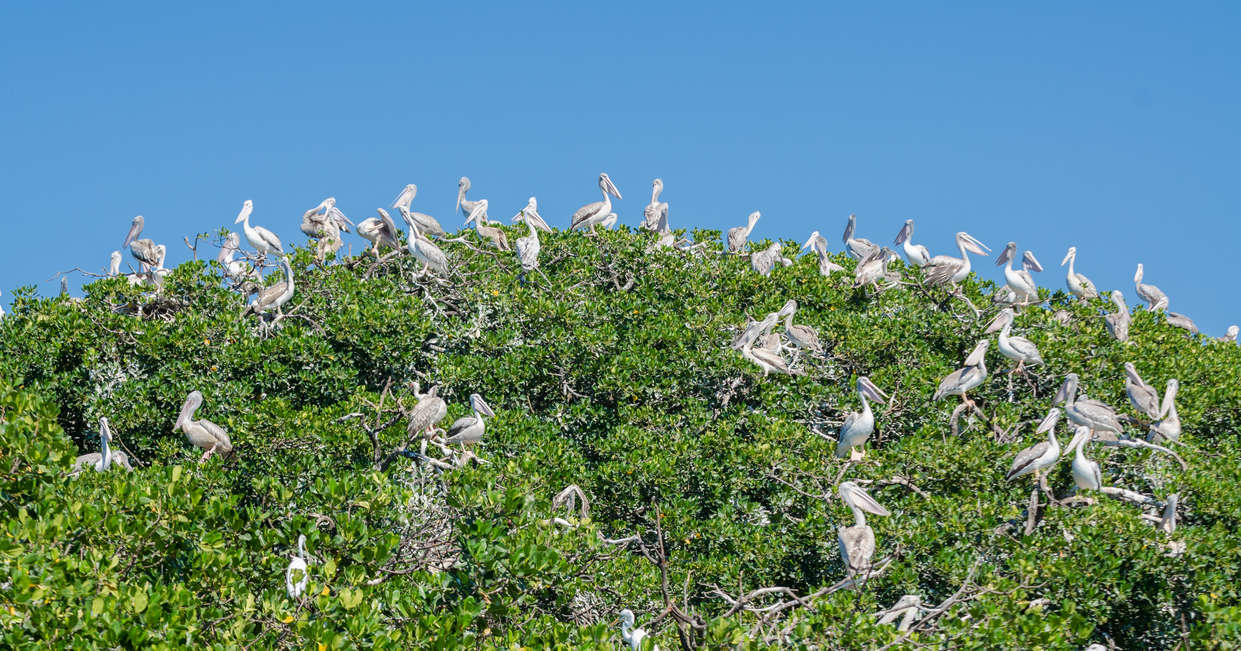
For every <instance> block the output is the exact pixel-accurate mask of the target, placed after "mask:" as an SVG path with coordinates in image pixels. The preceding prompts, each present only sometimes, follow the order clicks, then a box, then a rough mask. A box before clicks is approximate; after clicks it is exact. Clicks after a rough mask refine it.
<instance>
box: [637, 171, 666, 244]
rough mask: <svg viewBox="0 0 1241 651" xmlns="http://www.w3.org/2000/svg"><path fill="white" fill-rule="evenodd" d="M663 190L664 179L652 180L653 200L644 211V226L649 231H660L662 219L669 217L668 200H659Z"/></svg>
mask: <svg viewBox="0 0 1241 651" xmlns="http://www.w3.org/2000/svg"><path fill="white" fill-rule="evenodd" d="M663 191H664V182H663V179H655V180H654V181H651V202H650V203H648V204H646V208H645V209H644V210H643V211H642V227H643V228H645V229H646V230H648V231H655V232H656V233H658V232H660V230H659V228H660V226H659V223H660V220H661V219H663V220H666V219H667V218H668V202H667V201H660V200H659V194H660V193H661V192H663ZM665 223H666V222H665Z"/></svg>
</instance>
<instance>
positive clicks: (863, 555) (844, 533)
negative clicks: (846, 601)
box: [836, 481, 891, 577]
mask: <svg viewBox="0 0 1241 651" xmlns="http://www.w3.org/2000/svg"><path fill="white" fill-rule="evenodd" d="M837 492H838V493H839V495H840V500H841V501H842V502H844V503H845V506H848V507H849V508H850V509H852V511H853V526H852V527H837V528H836V540H837V542H838V543H839V544H840V559H841V560H842V561H844V563H845V569H846V571H847V572H848V574H849V576H850V577H853V576H856V575H858V574H865V573H866V572H869V571H870V561H871V558H872V557H873V556H874V555H875V532H874V530H873V529H871V528H870V527H869V526H867V524H866V513H873V514H875V515H891V512H890V511H888V510H887V509H885V508H883V507H882V506H880V505H879V503H878V502H876V501H875V498H873V497H871V496H870V494H869V493H867V492H866V491H865V490H863V489H862V487H861V486H858V485H857V484H855V483H853V482H851V481H844V482H840V486H839V488H837Z"/></svg>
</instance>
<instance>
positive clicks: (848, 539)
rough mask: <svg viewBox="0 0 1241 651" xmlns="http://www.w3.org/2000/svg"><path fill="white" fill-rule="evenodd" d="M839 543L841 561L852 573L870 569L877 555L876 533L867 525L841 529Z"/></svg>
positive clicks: (838, 535)
mask: <svg viewBox="0 0 1241 651" xmlns="http://www.w3.org/2000/svg"><path fill="white" fill-rule="evenodd" d="M836 532H837V541H838V542H839V543H840V559H841V560H842V561H844V563H845V567H846V568H847V569H848V570H849V572H850V573H858V572H865V571H866V570H868V569H870V560H871V558H872V557H874V555H875V531H874V530H873V529H871V528H870V527H869V526H867V525H861V526H853V527H839V528H838V529H837V530H836Z"/></svg>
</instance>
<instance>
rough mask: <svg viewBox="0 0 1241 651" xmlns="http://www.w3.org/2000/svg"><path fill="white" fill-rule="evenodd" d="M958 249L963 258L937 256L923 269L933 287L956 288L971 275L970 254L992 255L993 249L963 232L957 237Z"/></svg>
mask: <svg viewBox="0 0 1241 651" xmlns="http://www.w3.org/2000/svg"><path fill="white" fill-rule="evenodd" d="M956 242H957V248H958V249H960V251H961V257H959V258H954V257H952V256H950V255H937V256H935V257H933V258H931V260H930V262H927V263H926V266H924V267H923V268H922V271H923V274H924V275H925V277H926V279H927V282H929V283H930V284H932V285H952V286H954V287H955V286H956V285H957V283H960V282H961V281H962V280H965V278H966V276H969V275H970V256H969V254H970V253H973V254H975V255H990V253H991V249H988V248H987V245H985V244H983V243H982V242H979V241H978V240H977V239H975V238H974V237H973V236H972V235H970V234H969V233H966V232H965V231H961V232H959V233H957V236H956Z"/></svg>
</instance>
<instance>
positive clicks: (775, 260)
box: [750, 242, 793, 276]
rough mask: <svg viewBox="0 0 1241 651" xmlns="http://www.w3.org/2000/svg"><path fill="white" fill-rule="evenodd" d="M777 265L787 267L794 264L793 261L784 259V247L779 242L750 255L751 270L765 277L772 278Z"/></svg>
mask: <svg viewBox="0 0 1241 651" xmlns="http://www.w3.org/2000/svg"><path fill="white" fill-rule="evenodd" d="M777 264H779V265H781V266H785V267H787V266H789V265H792V264H793V261H792V260H790V259H788V258H786V257H784V246H783V245H781V244H780V243H779V242H772V243H771V246H769V247H767V248H765V249H763V250H762V251H758V252H756V253H752V254H750V268H751V269H753V270H754V271H757V272H758V273H760V274H762V275H764V276H770V275H771V271H772V270H773V269H775V268H776V265H777Z"/></svg>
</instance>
